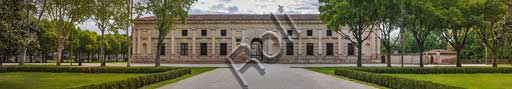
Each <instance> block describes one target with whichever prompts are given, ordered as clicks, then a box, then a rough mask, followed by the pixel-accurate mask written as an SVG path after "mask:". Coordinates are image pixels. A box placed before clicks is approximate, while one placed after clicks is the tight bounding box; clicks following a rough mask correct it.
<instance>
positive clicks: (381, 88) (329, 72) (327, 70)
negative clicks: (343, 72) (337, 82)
mask: <svg viewBox="0 0 512 89" xmlns="http://www.w3.org/2000/svg"><path fill="white" fill-rule="evenodd" d="M304 69H307V70H311V71H315V72H318V73H322V74H326V75H330V76H334V77H338V78H341V79H344V80H349V81H353V82H356V83H360V84H365V85H368V86H372V87H375V88H379V89H389V88H387V87H384V86H380V85H377V84H373V83H368V82H365V81H359V80H355V79H351V78H347V77H343V76H337V75H335V74H334V70H335V69H337V68H336V67H308V68H304Z"/></svg>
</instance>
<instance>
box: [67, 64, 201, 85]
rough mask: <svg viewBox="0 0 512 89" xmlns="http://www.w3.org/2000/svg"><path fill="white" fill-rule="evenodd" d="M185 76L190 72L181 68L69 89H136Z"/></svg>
mask: <svg viewBox="0 0 512 89" xmlns="http://www.w3.org/2000/svg"><path fill="white" fill-rule="evenodd" d="M185 74H191V70H190V69H188V68H182V69H176V70H172V71H167V72H162V73H154V74H149V75H144V76H139V77H132V78H128V79H125V80H119V81H113V82H107V83H100V84H93V85H86V86H80V87H74V88H70V89H137V88H139V87H143V86H145V85H149V84H153V83H157V82H160V81H165V80H169V79H174V78H177V77H181V76H182V75H185Z"/></svg>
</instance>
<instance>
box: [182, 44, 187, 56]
mask: <svg viewBox="0 0 512 89" xmlns="http://www.w3.org/2000/svg"><path fill="white" fill-rule="evenodd" d="M180 55H181V56H188V43H180Z"/></svg>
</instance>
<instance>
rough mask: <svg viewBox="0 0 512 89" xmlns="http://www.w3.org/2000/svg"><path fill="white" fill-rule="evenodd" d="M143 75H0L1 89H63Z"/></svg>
mask: <svg viewBox="0 0 512 89" xmlns="http://www.w3.org/2000/svg"><path fill="white" fill-rule="evenodd" d="M141 75H143V74H123V73H96V74H92V73H49V72H8V73H0V76H1V77H0V89H62V88H70V87H77V86H83V85H89V84H95V83H103V82H110V81H116V80H122V79H126V78H129V77H135V76H141Z"/></svg>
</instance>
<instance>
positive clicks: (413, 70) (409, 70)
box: [350, 67, 512, 74]
mask: <svg viewBox="0 0 512 89" xmlns="http://www.w3.org/2000/svg"><path fill="white" fill-rule="evenodd" d="M350 69H352V70H358V71H366V72H373V73H406V74H447V73H451V74H455V73H464V74H470V73H512V68H507V67H498V68H493V67H424V68H418V67H405V68H384V67H380V68H379V67H368V68H350Z"/></svg>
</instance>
